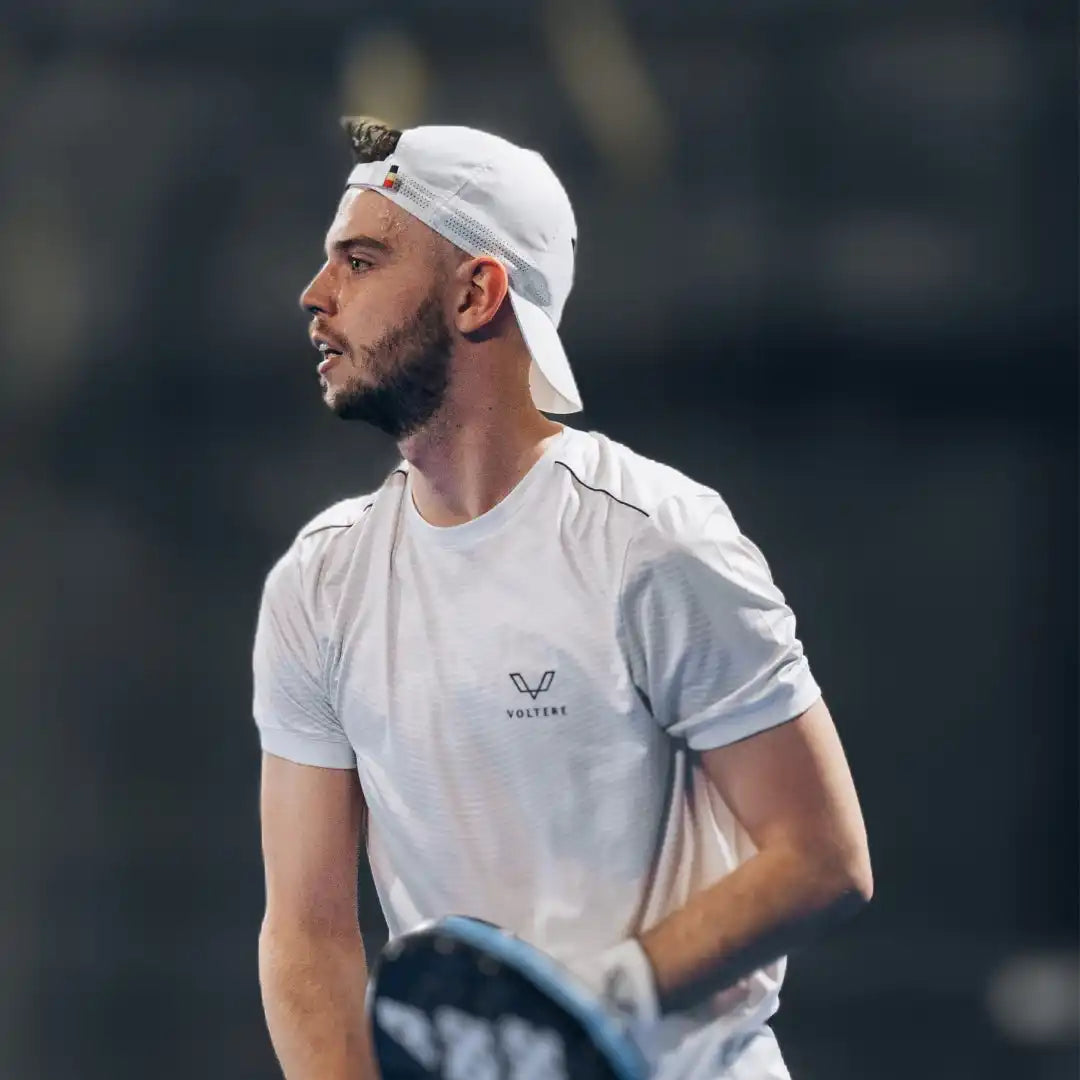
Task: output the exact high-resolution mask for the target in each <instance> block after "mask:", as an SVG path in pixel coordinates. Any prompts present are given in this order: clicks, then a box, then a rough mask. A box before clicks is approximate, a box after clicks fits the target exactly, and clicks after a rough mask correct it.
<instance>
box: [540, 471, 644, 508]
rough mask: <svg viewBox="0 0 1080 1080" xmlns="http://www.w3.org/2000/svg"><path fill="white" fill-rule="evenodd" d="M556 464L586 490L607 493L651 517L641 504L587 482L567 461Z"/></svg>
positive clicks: (622, 504)
mask: <svg viewBox="0 0 1080 1080" xmlns="http://www.w3.org/2000/svg"><path fill="white" fill-rule="evenodd" d="M555 464H556V465H561V466H562V467H563V468H564V469H565V470H566V471H567V472H568V473H569V474H570V475H571V476H572V477H573V478H574V479H575V480H576V481H577V483H579V484H580V485H581V486H582V487H583V488H585V490H586V491H595V492H597V493H598V494H600V495H606V496H607V497H608V498H609V499H614V500H615V502H617V503H618V504H619V505H620V506H625V507H627V508H628V509H630V510H636V511H637V512H638V513H639V514H641V515H642V516H643V517H649V516H650V515H649V512H648V511H647V510H642V508H641V507H640V506H635V505H634V504H633V503H628V502H626V500H625V499H620V498H619V497H618V495H613V494H612V493H611V492H610V491H608V490H607V489H606V488H598V487H593V486H592V485H591V484H586V483H585V481H584V480H582V479H581V477H580V476H578V474H577V473H576V472H574V470H573V469H571V468H570V466H569V465H567V464H566V462H565V461H558V460H556V462H555Z"/></svg>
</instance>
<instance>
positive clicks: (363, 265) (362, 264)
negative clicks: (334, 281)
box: [349, 255, 371, 273]
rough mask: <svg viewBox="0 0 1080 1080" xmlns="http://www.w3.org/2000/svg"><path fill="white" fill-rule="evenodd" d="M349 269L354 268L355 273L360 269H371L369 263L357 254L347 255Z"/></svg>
mask: <svg viewBox="0 0 1080 1080" xmlns="http://www.w3.org/2000/svg"><path fill="white" fill-rule="evenodd" d="M349 269H350V270H355V271H356V272H357V273H359V272H360V271H361V270H370V269H371V263H370V262H368V260H367V259H362V258H360V256H359V255H350V256H349Z"/></svg>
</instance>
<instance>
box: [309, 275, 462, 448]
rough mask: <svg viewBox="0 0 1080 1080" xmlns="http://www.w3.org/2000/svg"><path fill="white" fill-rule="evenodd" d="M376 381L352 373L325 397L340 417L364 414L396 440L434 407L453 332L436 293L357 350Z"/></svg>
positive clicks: (442, 391)
mask: <svg viewBox="0 0 1080 1080" xmlns="http://www.w3.org/2000/svg"><path fill="white" fill-rule="evenodd" d="M357 351H358V352H359V353H360V354H361V355H362V357H363V359H364V361H365V362H366V363H365V366H366V367H367V370H369V371H374V372H379V373H380V374H379V375H377V376H376V381H375V382H373V383H365V382H363V381H361V379H360V378H359V377H354V378H353V379H351V380H350V381H349V382H348V383H346V384H345V385H344V386H343V387H342V388H341V390H340V391H339V392H338V393H337V394H335V395H334V397H333V399H332V400H331V401H330V402H329V405H330V408H331V409H333V411H334V412H335V413H337V415H338V416H340V417H341V418H342V420H364V421H366V422H367V423H369V424H372V425H373V426H375V427H377V428H378V429H379V430H380V431H385V432H386V434H387V435H390V436H392V437H393V438H394V439H396V440H401V439H404V438H406V437H407V436H409V435H412V434H414V433H415V432H417V431H419V430H420V428H422V427H423V426H424V425H425V424H426V423H427V422H428V421H429V420H430V419H431V418H432V417H433V416H434V415H435V413H436V412H437V411H438V409H439V406H440V405H442V403H443V400H444V398H445V397H446V390H447V387H448V386H449V385H450V360H451V358H452V356H453V353H454V343H453V338H452V337H451V336H450V328H449V326H447V324H446V319H445V317H444V316H443V313H442V308H441V307H440V305H439V301H438V299H437V297H436V296H435V295H434V294H432V295H430V296H428V297H427V299H425V300H423V301H422V302H421V304H420V306H419V307H418V308H417V309H416V311H415V312H414V313H413V314H412V315H411V316H410V317H409V318H408V319H406V320H405V321H404V322H403V323H401V325H400V326H396V327H394V328H393V329H391V330H388V331H387V332H386V333H385V334H383V336H382V337H381V338H379V340H378V341H376V342H375V343H374V344H373V345H364V346H361V347H360V348H359V349H358V350H357Z"/></svg>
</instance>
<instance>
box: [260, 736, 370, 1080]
mask: <svg viewBox="0 0 1080 1080" xmlns="http://www.w3.org/2000/svg"><path fill="white" fill-rule="evenodd" d="M364 810H365V808H364V802H363V796H362V794H361V791H360V783H359V780H358V779H357V776H356V771H355V770H354V769H344V768H342V769H335V768H319V767H316V766H310V765H298V764H295V763H293V762H291V761H286V760H284V759H283V758H279V757H275V756H274V755H272V754H268V753H264V755H263V766H262V794H261V811H260V812H261V817H262V843H263V862H264V866H265V872H266V915H265V917H264V919H263V924H262V930H261V933H260V935H259V981H260V984H261V988H262V998H263V1006H264V1008H265V1010H266V1022H267V1026H268V1027H269V1030H270V1037H271V1040H272V1042H273V1044H274V1050H275V1051H276V1052H277V1056H278V1060H279V1061H280V1062H281V1067H282V1069H283V1071H284V1073H285V1076H286V1078H287V1080H376V1078H377V1076H378V1072H377V1070H376V1068H375V1065H374V1062H373V1059H372V1056H371V1045H370V1036H369V1032H368V1027H367V1020H366V1018H365V1016H364V993H365V990H366V986H367V966H366V963H365V958H364V945H363V940H362V938H361V937H360V927H359V923H358V921H357V910H356V908H357V894H356V874H357V866H358V847H359V843H360V831H361V826H362V823H363V815H364Z"/></svg>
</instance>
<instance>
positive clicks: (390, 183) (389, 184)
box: [382, 165, 401, 191]
mask: <svg viewBox="0 0 1080 1080" xmlns="http://www.w3.org/2000/svg"><path fill="white" fill-rule="evenodd" d="M397 171H398V167H397V166H396V165H391V166H390V171H389V172H388V173H387V174H386V179H385V180H383V182H382V186H383V187H384V188H389V189H390V190H391V191H397V189H398V185H399V184H400V183H401V179H400V178H399V177H398V174H397Z"/></svg>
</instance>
